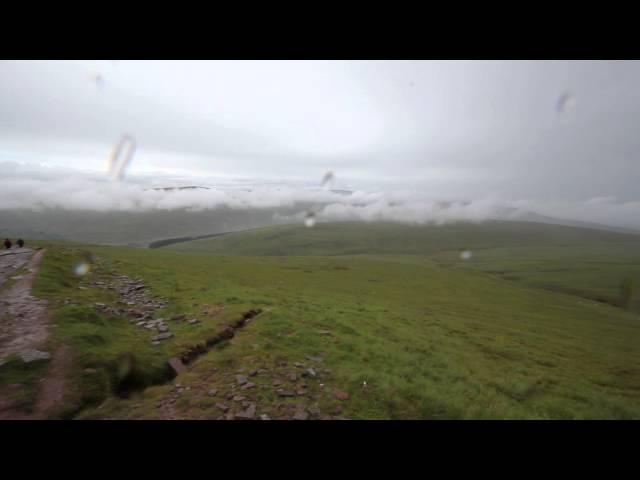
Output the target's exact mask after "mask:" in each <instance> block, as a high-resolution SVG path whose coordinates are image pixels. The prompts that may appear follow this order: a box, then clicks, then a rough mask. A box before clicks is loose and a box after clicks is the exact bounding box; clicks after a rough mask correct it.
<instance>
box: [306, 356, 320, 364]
mask: <svg viewBox="0 0 640 480" xmlns="http://www.w3.org/2000/svg"><path fill="white" fill-rule="evenodd" d="M304 358H306V359H307V360H311V361H312V362H322V357H317V356H314V355H305V356H304Z"/></svg>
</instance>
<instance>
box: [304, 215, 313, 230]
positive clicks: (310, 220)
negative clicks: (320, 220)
mask: <svg viewBox="0 0 640 480" xmlns="http://www.w3.org/2000/svg"><path fill="white" fill-rule="evenodd" d="M304 224H305V226H306V227H308V228H311V227H313V226H314V225H315V224H316V216H315V214H314V213H313V212H308V213H307V216H306V217H305V219H304Z"/></svg>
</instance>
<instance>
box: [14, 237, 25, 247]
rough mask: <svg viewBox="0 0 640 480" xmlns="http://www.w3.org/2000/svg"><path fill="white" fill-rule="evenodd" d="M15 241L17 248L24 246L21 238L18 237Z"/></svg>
mask: <svg viewBox="0 0 640 480" xmlns="http://www.w3.org/2000/svg"><path fill="white" fill-rule="evenodd" d="M16 243H17V244H18V248H22V247H24V240H22V239H21V238H19V239H18V241H17V242H16Z"/></svg>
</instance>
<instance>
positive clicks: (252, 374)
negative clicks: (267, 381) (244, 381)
mask: <svg viewBox="0 0 640 480" xmlns="http://www.w3.org/2000/svg"><path fill="white" fill-rule="evenodd" d="M257 373H258V370H251V371H250V372H249V376H250V377H255V376H256V375H257Z"/></svg>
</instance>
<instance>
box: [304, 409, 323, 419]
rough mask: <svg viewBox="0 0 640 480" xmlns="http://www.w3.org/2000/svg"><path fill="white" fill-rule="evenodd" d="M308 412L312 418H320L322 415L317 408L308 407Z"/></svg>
mask: <svg viewBox="0 0 640 480" xmlns="http://www.w3.org/2000/svg"><path fill="white" fill-rule="evenodd" d="M307 410H308V411H309V413H310V414H311V416H312V417H316V418H317V417H320V416H321V415H322V413H321V412H320V409H319V408H316V407H310V408H308V409H307Z"/></svg>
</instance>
